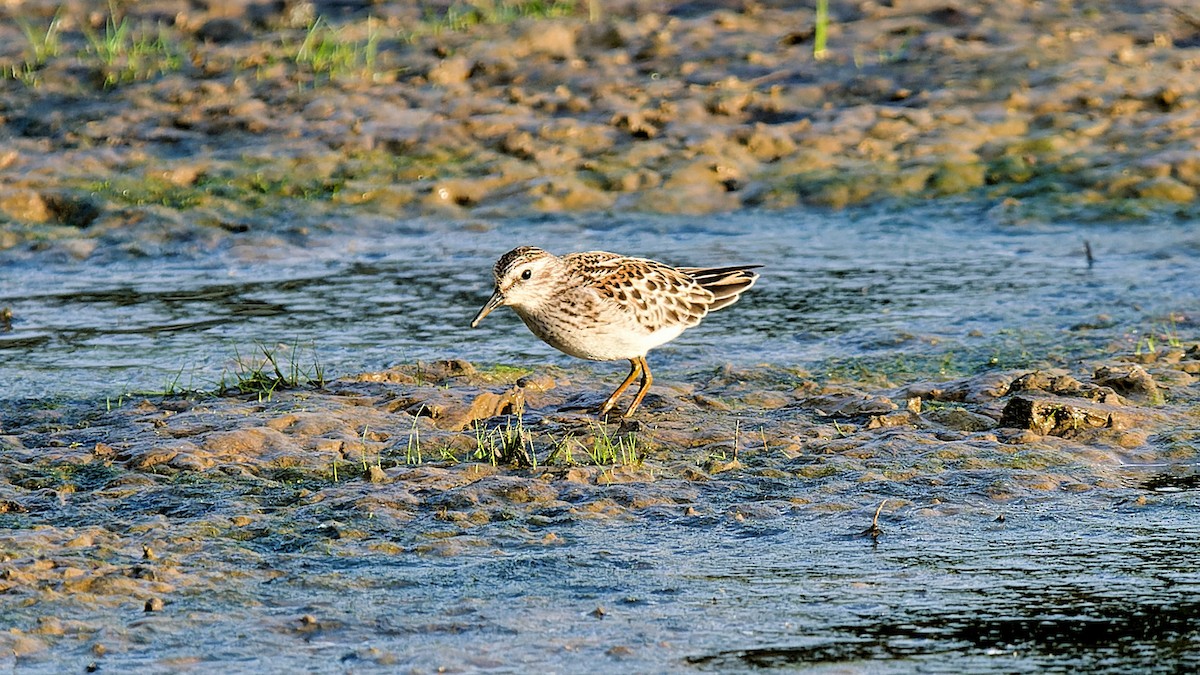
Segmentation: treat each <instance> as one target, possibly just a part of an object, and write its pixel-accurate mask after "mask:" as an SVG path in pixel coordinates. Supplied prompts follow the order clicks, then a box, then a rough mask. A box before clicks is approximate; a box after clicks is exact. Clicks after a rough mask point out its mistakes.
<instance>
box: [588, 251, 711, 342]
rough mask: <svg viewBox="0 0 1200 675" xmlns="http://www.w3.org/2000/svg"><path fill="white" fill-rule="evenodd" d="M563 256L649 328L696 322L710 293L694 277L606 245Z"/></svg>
mask: <svg viewBox="0 0 1200 675" xmlns="http://www.w3.org/2000/svg"><path fill="white" fill-rule="evenodd" d="M565 259H566V260H567V262H569V263H570V264H569V265H568V266H569V267H570V268H571V269H573V270H574V271H575V272H576V273H577V274H579V275H580V277H581V278H580V282H581V283H582V284H584V285H586V286H588V287H590V288H592V289H593V290H595V291H596V292H597V293H598V294H599V295H600V297H601V299H602V300H603V301H606V302H611V303H614V304H616V305H617V306H618V307H620V308H621V310H622V312H623V313H624V314H625V315H626V316H630V317H632V318H633V319H634V320H636V321H637V323H638V324H639V325H641V326H642V327H643V328H645V329H646V330H647V331H648V332H654V331H657V330H659V329H662V328H667V327H671V326H682V327H684V328H687V327H690V326H695V325H696V324H698V323H700V320H701V319H703V318H704V316H705V315H706V314H707V313H708V306H709V305H710V304H711V303H712V302H713V294H712V293H711V292H709V291H708V290H705V288H704V287H703V286H701V285H700V284H699V283H698V282H697V281H696V280H695V279H693V278H692V277H690V276H688V275H687V274H684V273H682V272H680V271H679V270H677V269H675V268H673V267H670V266H669V265H664V264H662V263H660V262H656V261H653V260H645V259H643V258H628V257H625V256H619V255H617V254H615V253H608V252H605V251H587V252H584V253H572V254H570V255H568V256H566V258H565Z"/></svg>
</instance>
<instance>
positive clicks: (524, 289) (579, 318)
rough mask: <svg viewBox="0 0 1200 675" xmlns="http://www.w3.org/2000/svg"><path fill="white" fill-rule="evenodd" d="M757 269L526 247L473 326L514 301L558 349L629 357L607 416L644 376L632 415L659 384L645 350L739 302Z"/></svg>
mask: <svg viewBox="0 0 1200 675" xmlns="http://www.w3.org/2000/svg"><path fill="white" fill-rule="evenodd" d="M758 267H761V265H731V266H728V267H671V266H670V265H665V264H663V263H660V262H657V261H654V260H646V259H644V258H631V257H627V256H623V255H617V254H616V253H608V252H606V251H587V252H584V253H571V254H569V255H565V256H562V257H559V256H556V255H553V254H551V253H547V252H546V251H543V250H542V249H540V248H534V247H532V246H520V247H518V248H514V249H513V250H511V251H509V252H508V253H505V254H504V255H502V256H500V259H499V260H498V261H496V265H495V267H494V268H493V270H492V273H493V274H494V275H495V279H496V289H495V291H494V292H493V293H492V297H491V298H490V299H489V300H488V301H487V304H485V305H484V306H483V308H482V309H480V310H479V313H478V314H476V315H475V318H474V320H472V321H471V327H472V328H474V327H476V326H478V325H479V322H480V321H482V320H483V317H485V316H487V315H488V314H489V313H491V311H492V310H494V309H496V308H497V307H501V306H504V305H507V306H509V307H512V308H513V311H515V312H516V313H517V316H519V317H521V320H522V321H524V322H525V325H526V326H528V327H529V330H531V331H533V334H534V335H536V336H538V337H539V338H541V339H542V341H543V342H545V343H546V344H548V345H550V346H551V347H554V348H555V349H558V350H559V351H562V352H565V353H567V354H570V355H571V356H577V357H579V358H583V359H590V360H592V361H615V360H619V359H628V360H629V363H630V364H632V365H631V367H630V369H629V375H628V376H627V377H626V378H625V381H624V382H622V383H621V386H619V387H617V390H616V391H614V392H613V393H612V396H609V397H608V400H606V401H605V402H604V405H602V406H601V407H600V414H601V415H606V414H608V412H609V411H610V410H612V408H613V406H615V405H616V403H617V399H618V398H619V397H620V396H621V394H622V393H624V392H625V390H626V389H627V388H629V385H630V384H632V383H633V380H634V378H636V377H637V376H638V375H639V374H640V375H641V376H642V383H641V387H640V388H639V389H638V391H637V395H636V396H634V398H633V403H632V404H631V405H630V406H629V409H628V410H626V411H625V415H624V417H629V416H630V415H632V414H633V412H634V411H635V410H637V407H638V405H640V404H641V402H642V399H643V398H645V396H646V392H647V391H648V390H649V389H650V383H651V382H653V381H654V378H653V377H652V376H651V375H650V365H649V364H648V363H646V353H647V352H649V351H650V350H651V349H653V348H655V347H657V346H659V345H661V344H664V343H667V342H670V341H671V340H674V339H675V338H677V337H679V334H680V333H682V332H683V331H684V330H686V329H688V328H691V327H692V326H695V325H696V324H698V323H700V320H701V319H703V318H704V317H705V316H706V315H707V314H708V313H709V312H711V311H714V310H718V309H721V308H722V307H726V306H728V305H731V304H733V303H735V302H737V299H738V297H739V296H741V294H742V292H743V291H745V290H746V289H748V288H750V287H751V286H752V285H754V282H755V280H757V279H758V274H756V273H754V272H751V271H750V270H752V269H755V268H758Z"/></svg>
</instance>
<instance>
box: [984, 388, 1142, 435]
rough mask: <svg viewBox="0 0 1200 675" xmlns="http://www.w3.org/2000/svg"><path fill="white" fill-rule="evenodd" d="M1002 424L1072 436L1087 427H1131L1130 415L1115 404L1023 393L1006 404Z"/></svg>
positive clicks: (1036, 431)
mask: <svg viewBox="0 0 1200 675" xmlns="http://www.w3.org/2000/svg"><path fill="white" fill-rule="evenodd" d="M1000 426H1001V427H1008V428H1012V429H1029V430H1031V431H1033V432H1035V433H1038V434H1041V435H1043V436H1063V437H1070V436H1073V435H1075V434H1077V433H1078V432H1080V431H1082V430H1085V429H1098V428H1124V427H1128V426H1129V415H1128V414H1127V413H1126V412H1125V411H1124V410H1122V409H1121V408H1119V407H1117V406H1114V405H1108V404H1103V403H1089V404H1084V403H1083V402H1081V401H1079V400H1076V399H1067V398H1060V397H1056V396H1046V397H1033V396H1026V395H1020V396H1014V397H1013V398H1011V399H1010V400H1009V401H1008V404H1007V405H1006V406H1004V411H1003V412H1002V413H1001V416H1000Z"/></svg>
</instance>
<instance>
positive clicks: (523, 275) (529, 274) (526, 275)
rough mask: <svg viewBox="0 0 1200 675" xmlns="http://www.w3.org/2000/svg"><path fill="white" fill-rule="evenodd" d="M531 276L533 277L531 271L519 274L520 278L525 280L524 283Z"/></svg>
mask: <svg viewBox="0 0 1200 675" xmlns="http://www.w3.org/2000/svg"><path fill="white" fill-rule="evenodd" d="M531 276H533V270H525V271H524V272H521V278H522V279H525V280H526V281H528V280H529V277H531Z"/></svg>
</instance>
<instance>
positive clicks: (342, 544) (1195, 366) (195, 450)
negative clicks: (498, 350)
mask: <svg viewBox="0 0 1200 675" xmlns="http://www.w3.org/2000/svg"><path fill="white" fill-rule="evenodd" d="M1197 372H1200V347H1191V348H1188V349H1186V350H1185V349H1182V348H1164V349H1162V350H1159V351H1157V352H1156V353H1155V354H1153V355H1150V354H1146V353H1143V354H1141V355H1128V356H1127V357H1123V358H1117V359H1114V360H1111V361H1108V362H1104V363H1088V364H1083V365H1081V367H1080V368H1078V369H1076V370H1074V371H1070V372H1069V371H1067V370H1063V369H1050V370H1032V371H998V372H989V373H985V374H981V375H978V376H974V377H968V378H961V379H956V380H949V381H920V382H908V383H905V384H901V385H893V386H886V387H879V386H876V387H864V386H860V385H854V384H851V383H848V382H840V383H834V382H824V383H821V382H818V381H816V380H814V379H812V378H811V377H809V376H808V375H807V374H805V373H803V372H798V371H796V370H789V369H781V368H778V367H771V366H762V367H758V368H751V369H746V370H733V369H729V368H722V369H717V370H715V371H713V372H709V373H702V374H697V376H696V377H695V378H694V379H691V380H688V381H664V382H661V383H656V386H655V388H654V390H653V393H652V394H651V395H650V396H649V397H648V398H647V399H646V402H645V404H644V408H643V410H642V411H640V413H639V415H638V417H637V418H636V419H635V420H631V421H623V422H620V423H617V422H614V421H611V420H610V421H601V420H597V418H596V417H595V416H594V414H593V413H592V410H593V409H594V408H595V406H596V405H598V404H599V403H600V401H601V400H602V397H603V395H604V392H603V391H601V390H600V389H601V388H602V383H599V382H590V381H581V380H578V379H575V378H573V377H571V374H570V373H568V372H565V371H559V370H554V371H552V372H540V373H539V372H520V371H514V370H513V369H501V370H499V371H493V372H479V371H477V370H476V369H475V368H474V367H473V366H471V364H468V363H466V362H462V361H447V362H443V363H435V364H424V365H421V366H419V367H406V368H401V369H397V370H391V371H384V372H377V373H365V374H361V375H357V376H352V377H346V378H342V379H338V380H336V381H333V382H330V383H327V384H326V385H324V386H320V387H318V386H315V385H309V386H303V387H298V388H293V389H280V390H277V391H274V392H273V393H270V394H264V393H262V392H261V391H260V392H258V393H246V394H240V395H238V394H233V393H230V394H227V395H223V396H207V397H197V396H190V397H183V396H177V397H166V398H144V399H134V400H120V401H115V402H114V401H109V402H107V403H101V402H96V401H90V402H77V403H67V402H61V401H60V402H57V403H56V404H54V405H46V406H42V407H40V406H38V405H37V404H36V403H33V404H29V403H27V404H26V405H23V406H21V407H20V408H19V409H10V410H8V411H7V412H6V413H5V417H4V420H3V435H0V449H2V450H3V452H0V463H2V472H3V475H4V476H5V480H4V482H3V483H0V523H2V524H3V526H4V531H5V534H4V536H3V537H2V538H0V567H2V569H3V572H2V573H0V602H2V604H3V605H4V608H5V610H4V614H5V616H6V621H7V623H8V624H9V626H10V627H9V628H8V629H7V630H6V631H5V632H3V633H0V642H2V644H3V649H4V650H5V652H6V653H11V654H12V655H13V659H14V667H17V665H18V664H21V663H24V664H26V665H28V666H31V667H32V666H38V665H39V664H40V665H42V666H44V665H46V664H52V663H55V662H59V663H61V662H62V659H67V660H68V661H71V660H74V661H80V660H81V659H82V661H85V662H88V663H90V664H92V665H95V664H96V663H100V664H102V663H104V658H105V655H106V654H111V655H113V656H112V658H116V659H126V660H124V661H121V660H118V661H117V663H125V664H129V663H130V661H129V660H128V659H130V658H133V655H135V654H139V653H142V652H143V651H144V650H146V649H150V650H151V652H150V653H151V654H153V653H154V652H153V650H154V645H155V644H156V640H159V641H161V640H168V641H169V636H170V635H171V634H172V633H173V632H179V631H187V630H192V629H199V628H200V627H202V626H204V625H206V623H207V622H211V621H213V620H214V617H215V616H220V614H219V613H218V614H217V615H214V617H210V616H209V615H207V614H204V613H203V612H202V613H201V615H199V616H198V615H197V614H196V612H197V610H196V609H194V608H195V606H196V605H197V604H200V605H204V604H205V603H212V602H217V603H218V604H219V605H220V603H221V602H232V603H234V604H233V607H238V606H239V604H238V602H239V600H237V598H244V597H246V594H247V593H249V594H250V596H249V597H250V598H253V597H254V594H255V593H258V592H259V591H255V590H254V589H255V588H259V587H260V584H269V583H270V582H271V581H272V580H273V579H276V578H281V577H286V578H288V579H290V580H291V581H292V582H294V581H295V577H294V576H293V575H294V571H292V572H289V571H288V570H289V563H286V562H285V561H287V560H292V561H293V562H292V563H290V565H292V566H294V565H295V564H296V562H295V561H296V560H300V561H304V560H312V561H313V562H314V563H315V562H316V560H319V559H329V557H332V559H334V560H346V561H350V560H354V559H358V558H363V559H367V558H369V557H371V556H381V555H382V556H391V557H392V559H397V558H396V557H397V556H401V557H402V556H405V555H416V556H419V557H421V558H430V557H432V558H433V559H435V560H436V559H439V558H448V559H455V558H457V557H460V556H464V555H468V556H469V555H479V554H480V553H481V552H486V551H488V550H493V549H494V550H496V552H497V555H500V551H501V550H514V549H515V550H524V549H527V548H530V547H533V548H541V547H555V546H561V545H563V544H564V543H565V542H564V541H563V539H562V536H563V535H560V534H559V533H558V532H564V533H565V532H567V531H571V530H570V528H571V527H573V525H574V524H578V523H581V522H597V523H603V522H614V523H626V522H631V521H632V522H638V521H646V522H649V523H653V522H678V521H680V520H681V519H682V520H684V521H687V520H695V522H696V523H698V524H699V523H709V524H711V523H721V522H731V523H737V522H743V521H750V522H758V521H762V522H767V523H769V522H774V521H775V520H776V519H779V518H781V517H785V516H787V515H788V514H792V515H791V516H790V517H795V516H796V515H797V514H802V513H809V514H831V513H840V514H845V517H844V521H845V526H844V527H845V530H846V534H847V535H848V536H853V535H856V534H861V535H862V536H865V537H879V536H885V537H886V536H888V535H887V533H888V531H889V530H890V529H891V527H892V525H893V524H895V523H904V522H911V521H914V520H916V521H920V520H924V519H935V520H936V519H940V518H946V517H956V516H963V515H964V514H966V515H969V516H970V517H972V518H976V519H978V520H980V521H981V522H988V521H993V522H996V523H1002V522H1003V521H1004V519H1005V516H1006V514H1008V512H1009V511H1010V509H1013V508H1015V509H1016V510H1017V511H1020V512H1024V511H1025V510H1026V509H1027V508H1028V505H1029V504H1036V503H1038V502H1042V501H1049V502H1052V501H1054V500H1057V499H1061V495H1063V494H1074V495H1087V494H1088V493H1090V492H1096V493H1097V495H1098V497H1099V500H1098V502H1097V506H1099V505H1100V504H1105V503H1109V501H1110V500H1111V499H1112V497H1111V495H1113V494H1120V495H1124V496H1123V497H1122V498H1121V499H1122V500H1124V501H1125V502H1126V506H1127V507H1128V508H1134V509H1137V508H1154V507H1155V506H1156V505H1157V504H1158V503H1159V501H1160V500H1162V499H1167V500H1170V499H1171V498H1172V495H1173V494H1174V493H1176V492H1178V491H1179V490H1187V489H1192V488H1194V487H1195V480H1196V476H1195V473H1194V471H1188V470H1187V468H1186V467H1188V466H1194V463H1195V461H1196V453H1197V444H1196V438H1195V430H1194V429H1195V409H1196V404H1197V399H1198V397H1197V394H1198V389H1197V387H1196V385H1195V374H1196V373H1197ZM1156 467H1157V468H1156ZM1170 467H1176V468H1170ZM764 485H772V486H775V487H774V488H770V489H768V493H770V492H773V491H780V492H781V493H782V494H786V495H788V496H787V497H786V498H784V497H775V498H771V499H764V493H763V490H764V489H766V488H764ZM1017 505H1023V506H1017ZM1101 508H1103V507H1101ZM872 514H874V515H872ZM872 522H874V523H875V525H872ZM567 536H571V535H567ZM400 559H402V558H400ZM301 566H302V567H303V566H304V565H303V563H301ZM329 574H330V573H326V574H325V575H321V576H320V577H319V578H323V579H327V578H328V575H329ZM332 574H333V576H334V577H335V578H336V577H337V576H339V573H336V572H334V573H332ZM314 580H315V578H314ZM263 588H265V587H263ZM347 590H348V592H356V591H353V587H348V588H347ZM363 590H364V591H365V587H364V589H363ZM404 597H405V596H404V594H403V591H400V595H397V596H396V601H397V602H403V600H402V599H403V598H404ZM214 598H225V600H224V601H220V600H214ZM246 601H247V600H245V599H243V600H241V601H240V602H246ZM250 602H251V603H252V605H253V604H256V603H255V602H254V601H252V600H251V601H250ZM221 606H223V605H221ZM351 606H353V605H352V604H351V605H346V607H351ZM342 609H343V610H344V609H345V608H342ZM164 611H165V612H166V613H167V616H168V617H170V618H164V619H162V620H161V621H162V622H165V623H162V624H161V625H160V627H159V628H158V629H155V628H154V625H155V624H154V622H153V621H152V620H149V619H142V618H139V617H140V616H143V615H145V616H150V615H153V614H154V613H157V612H164ZM213 611H217V612H234V614H233V615H232V616H236V615H237V613H238V611H239V610H235V609H231V608H226V609H220V610H213ZM314 611H316V610H314ZM335 611H336V610H335ZM597 611H600V612H603V608H600V609H598V610H597ZM114 616H115V617H116V618H115V619H114ZM225 620H226V621H228V620H231V617H230V618H226V619H225ZM234 620H235V619H234ZM273 620H274V621H276V623H277V624H278V625H273V626H268V628H269V629H270V630H271V631H273V632H278V633H280V634H282V635H293V636H295V637H296V639H303V640H305V641H307V639H308V638H304V635H305V634H306V633H307V632H310V631H318V630H321V631H329V632H330V635H331V636H336V635H337V634H338V632H339V629H338V628H337V626H336V625H334V626H331V625H326V626H324V627H322V626H320V625H319V624H320V623H321V620H322V619H321V618H320V617H315V616H311V615H309V614H305V613H303V612H297V611H295V610H293V611H291V612H289V613H285V615H284V616H281V617H278V618H277V619H273ZM148 622H149V623H148ZM1181 625H1182V626H1183V629H1185V630H1190V629H1189V628H1187V622H1186V621H1185V622H1184V623H1183V624H1181ZM167 626H170V628H168V627H167ZM189 627H192V628H189ZM1193 628H1194V627H1193ZM157 631H161V632H157ZM156 635H157V636H158V637H155V636H156ZM223 639H224V638H219V637H218V638H212V637H210V638H208V640H209V646H210V647H213V645H215V644H222V642H221V641H222V640H223ZM330 639H335V638H333V637H331V638H330ZM414 639H416V638H415V636H414ZM333 644H336V639H335V642H334V643H333ZM609 646H611V645H609ZM616 646H618V647H619V646H620V645H616ZM195 649H196V648H195V647H193V648H191V651H190V652H188V653H192V654H194V655H195V656H196V657H197V658H200V659H201V662H203V661H205V660H206V659H211V658H215V659H218V660H219V659H220V657H219V656H217V655H212V656H209V657H203V656H201V654H202V653H203V652H205V651H206V650H205V649H201V650H200V652H196V651H195ZM360 657H361V658H364V659H368V660H369V662H370V663H373V664H376V665H385V666H386V665H388V664H392V663H396V662H397V660H399V661H400V662H407V661H405V659H402V658H401V656H400V655H398V654H396V653H393V652H389V651H386V650H385V651H384V652H383V653H376V652H371V653H370V654H367V655H365V656H364V655H358V656H355V657H354V658H356V659H357V658H360ZM409 658H410V657H409ZM431 658H433V659H434V661H435V662H436V663H455V662H456V661H454V660H453V659H451V658H450V657H448V656H446V655H445V654H441V655H439V653H434V654H432V655H431ZM439 659H441V660H440V661H439ZM134 662H136V661H134ZM151 662H152V663H157V666H158V667H162V666H164V665H169V662H166V663H164V662H154V661H153V660H152V661H151ZM503 662H504V661H503V658H502V659H501V663H503Z"/></svg>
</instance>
